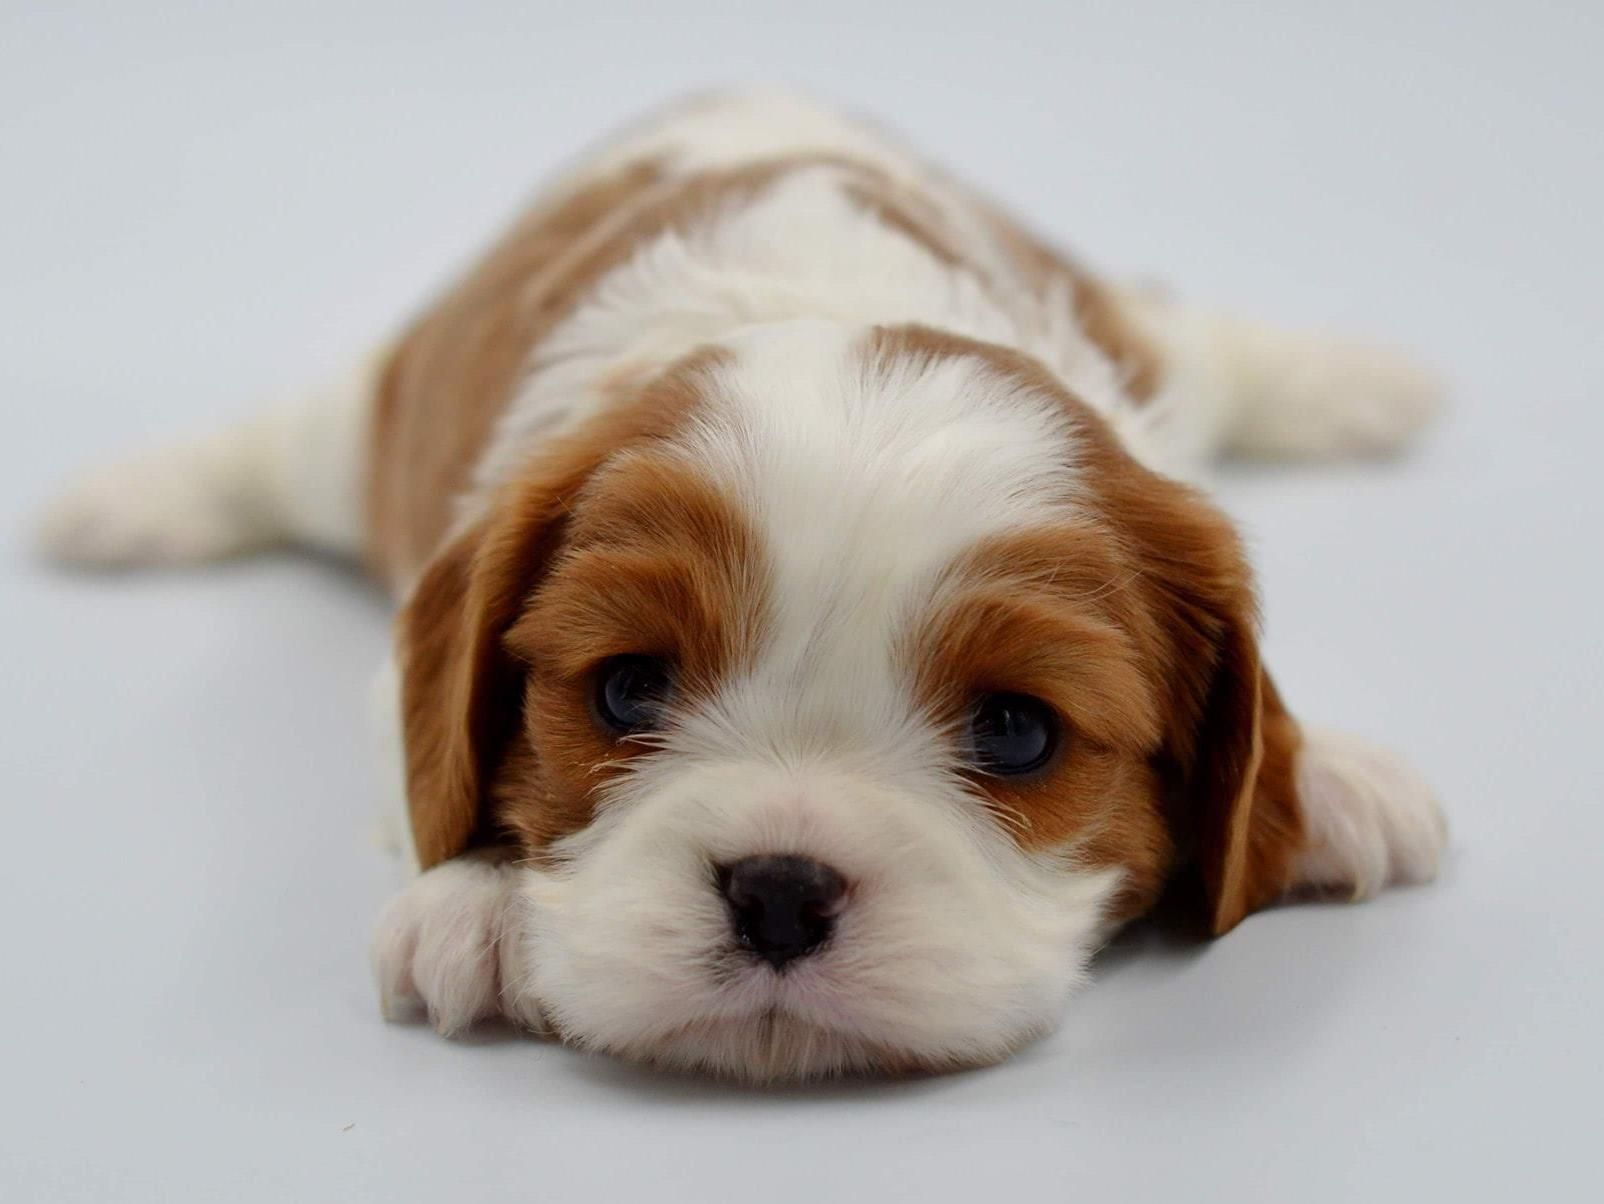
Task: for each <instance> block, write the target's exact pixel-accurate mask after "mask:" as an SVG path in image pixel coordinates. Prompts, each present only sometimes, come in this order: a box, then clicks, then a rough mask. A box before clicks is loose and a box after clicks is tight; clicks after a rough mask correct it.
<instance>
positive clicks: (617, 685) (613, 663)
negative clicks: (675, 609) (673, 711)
mask: <svg viewBox="0 0 1604 1204" xmlns="http://www.w3.org/2000/svg"><path fill="white" fill-rule="evenodd" d="M672 685H673V682H672V679H671V676H670V674H669V670H668V666H667V665H666V664H664V663H663V662H662V661H660V660H658V659H657V658H656V657H655V656H615V657H613V658H611V659H610V660H606V661H603V662H602V666H601V669H600V671H599V672H598V673H597V675H596V714H597V716H598V717H599V718H600V719H601V721H602V722H603V723H604V724H606V725H607V726H608V727H610V728H611V729H612V730H613V731H615V732H618V733H619V734H620V735H627V734H628V733H630V732H642V731H650V730H651V729H652V728H654V727H656V726H657V725H658V724H659V723H661V722H662V717H663V707H664V705H665V704H666V703H667V702H668V696H669V693H670V690H671V688H672Z"/></svg>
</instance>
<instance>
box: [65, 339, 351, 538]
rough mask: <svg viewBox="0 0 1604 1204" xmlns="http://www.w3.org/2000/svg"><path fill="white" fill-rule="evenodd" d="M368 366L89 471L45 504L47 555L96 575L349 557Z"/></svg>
mask: <svg viewBox="0 0 1604 1204" xmlns="http://www.w3.org/2000/svg"><path fill="white" fill-rule="evenodd" d="M378 367H379V358H378V357H374V358H373V359H372V360H370V361H368V362H367V363H365V364H364V365H363V366H362V367H361V368H359V369H358V370H356V371H353V372H352V373H350V374H348V376H347V377H346V378H345V379H343V380H340V381H338V382H336V383H335V384H333V385H332V386H331V387H329V388H326V389H323V390H320V391H318V392H315V393H312V394H309V395H308V396H306V397H303V398H299V399H297V400H295V401H293V402H289V403H286V404H281V405H277V406H274V407H271V408H269V409H267V410H266V411H264V412H263V413H261V414H259V415H257V416H256V417H253V418H251V419H249V420H247V421H245V422H243V423H241V424H239V425H238V426H235V427H231V428H228V429H226V430H223V431H220V432H218V433H216V434H213V435H209V436H206V437H203V438H199V439H192V440H190V441H188V442H184V443H179V444H175V445H173V446H171V447H167V448H162V449H159V450H156V451H152V452H147V453H145V454H143V455H136V456H133V457H131V458H129V459H127V460H123V461H120V462H114V463H112V464H110V465H108V466H106V467H103V468H101V469H99V470H96V471H93V472H90V473H88V474H86V475H85V476H84V477H83V478H82V479H81V480H79V481H78V482H77V483H76V484H74V485H73V486H71V487H70V488H69V489H68V490H67V491H66V492H65V493H63V494H62V495H61V496H60V497H59V498H58V499H57V500H56V501H55V502H53V503H52V504H51V505H50V506H48V507H47V508H46V510H45V512H44V514H43V516H42V518H41V521H40V523H39V526H38V542H39V545H40V548H41V550H42V551H43V552H44V553H45V555H46V556H48V557H49V558H51V559H53V560H55V561H57V562H59V563H63V564H73V565H82V566H87V567H94V568H136V567H142V566H146V565H180V564H195V563H199V562H201V561H207V560H217V559H220V558H223V557H227V556H238V555H243V554H245V553H249V552H255V551H260V550H264V549H267V548H270V547H275V546H282V545H287V544H297V545H302V546H307V547H314V548H318V549H320V550H322V551H326V552H333V553H335V554H338V555H349V556H354V555H357V554H358V553H359V552H360V550H361V546H362V539H363V527H364V521H363V502H362V488H363V487H362V480H363V476H364V462H365V459H366V443H367V438H366V434H367V428H368V414H369V411H370V409H371V399H372V395H373V386H374V382H375V378H376V375H377V370H378Z"/></svg>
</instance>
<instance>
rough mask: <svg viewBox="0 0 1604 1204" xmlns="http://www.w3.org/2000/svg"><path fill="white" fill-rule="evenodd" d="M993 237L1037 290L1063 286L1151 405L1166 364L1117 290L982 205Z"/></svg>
mask: <svg viewBox="0 0 1604 1204" xmlns="http://www.w3.org/2000/svg"><path fill="white" fill-rule="evenodd" d="M976 204H977V205H978V207H979V208H980V211H981V214H982V216H983V217H984V218H985V219H986V222H987V224H988V226H989V227H990V228H991V231H992V234H993V235H994V237H996V239H997V240H998V242H999V244H1000V245H1001V246H1002V247H1003V249H1004V250H1005V251H1006V252H1007V254H1008V257H1009V259H1010V260H1011V261H1012V262H1013V263H1014V265H1015V266H1016V267H1017V268H1018V270H1019V271H1020V273H1021V274H1022V275H1023V276H1024V278H1025V279H1026V280H1027V281H1029V282H1030V285H1031V287H1032V288H1034V289H1035V290H1036V291H1037V292H1042V291H1045V290H1046V289H1047V288H1048V287H1049V286H1050V285H1052V284H1054V283H1059V284H1062V285H1063V286H1065V287H1067V288H1068V290H1069V295H1070V296H1071V297H1072V298H1073V304H1074V308H1075V317H1076V319H1077V320H1078V321H1079V323H1080V326H1081V329H1082V330H1084V331H1085V332H1086V337H1087V338H1089V339H1091V341H1092V342H1094V343H1096V344H1097V346H1098V347H1100V348H1101V349H1102V351H1103V354H1104V355H1106V356H1108V358H1109V359H1110V360H1112V361H1113V363H1114V365H1115V367H1116V368H1117V369H1118V370H1119V373H1120V378H1121V381H1122V382H1123V384H1124V386H1125V389H1126V391H1127V392H1128V393H1129V394H1130V395H1131V397H1132V399H1134V400H1135V401H1138V402H1144V401H1149V400H1151V399H1152V397H1153V394H1154V393H1156V392H1157V391H1158V388H1159V386H1160V385H1161V384H1162V383H1163V380H1164V360H1163V357H1162V356H1161V355H1160V354H1159V351H1158V348H1157V347H1156V346H1155V345H1154V343H1153V341H1152V340H1151V339H1150V338H1149V337H1148V336H1147V335H1146V334H1145V333H1144V332H1143V331H1142V330H1141V328H1140V327H1139V326H1138V325H1137V324H1136V322H1135V321H1134V320H1133V319H1132V318H1131V317H1130V316H1129V315H1128V314H1127V313H1126V312H1125V309H1124V307H1123V306H1122V304H1121V303H1120V300H1119V298H1118V296H1117V295H1116V294H1115V292H1114V290H1113V289H1111V288H1110V287H1109V286H1108V285H1107V284H1105V283H1104V282H1103V281H1102V280H1100V279H1099V278H1098V277H1097V276H1096V275H1095V274H1093V273H1092V272H1090V271H1088V270H1087V269H1086V268H1084V267H1082V266H1081V265H1080V264H1077V263H1076V262H1075V261H1074V260H1073V259H1071V258H1070V257H1069V256H1068V255H1065V254H1064V253H1063V252H1061V251H1058V250H1056V249H1054V248H1053V247H1051V246H1049V245H1048V244H1047V243H1046V242H1044V241H1042V240H1041V239H1040V238H1038V237H1036V235H1034V234H1032V233H1031V232H1030V231H1029V230H1028V229H1026V228H1025V227H1024V226H1023V225H1021V224H1020V223H1018V222H1017V221H1015V220H1014V219H1013V218H1012V217H1010V216H1008V215H1007V214H1006V213H1004V212H1003V211H1002V210H1001V209H998V208H995V207H994V206H992V205H990V204H987V203H985V202H978V201H977V202H976Z"/></svg>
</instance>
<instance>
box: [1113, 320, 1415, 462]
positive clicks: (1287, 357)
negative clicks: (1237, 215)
mask: <svg viewBox="0 0 1604 1204" xmlns="http://www.w3.org/2000/svg"><path fill="white" fill-rule="evenodd" d="M1122 301H1123V302H1124V304H1125V305H1126V307H1127V310H1128V312H1129V313H1130V315H1131V316H1132V317H1133V318H1135V319H1136V321H1137V322H1138V323H1139V324H1140V326H1141V327H1142V328H1143V329H1144V330H1146V331H1147V332H1148V333H1149V334H1150V335H1151V336H1152V337H1153V338H1154V339H1155V340H1156V341H1157V342H1158V344H1159V346H1160V347H1161V348H1162V350H1163V353H1164V357H1165V359H1166V361H1167V364H1168V367H1169V373H1168V381H1167V385H1166V387H1165V389H1164V390H1163V396H1162V397H1161V398H1160V399H1158V403H1159V404H1160V405H1161V406H1173V407H1175V408H1176V410H1177V411H1178V413H1177V415H1176V417H1177V420H1178V425H1179V427H1181V428H1182V429H1186V430H1190V431H1195V432H1197V433H1198V435H1199V438H1198V442H1200V443H1201V444H1202V446H1201V447H1200V448H1198V449H1197V450H1200V451H1203V452H1216V453H1218V452H1227V453H1234V454H1237V455H1245V456H1255V457H1266V458H1276V459H1320V458H1332V457H1337V456H1347V455H1376V454H1383V453H1387V452H1393V451H1397V450H1399V449H1401V448H1403V447H1404V446H1406V445H1407V444H1408V443H1409V442H1410V441H1411V440H1413V438H1414V437H1415V436H1416V435H1417V434H1418V433H1419V432H1420V430H1421V429H1422V428H1423V427H1424V426H1425V425H1426V424H1427V423H1428V422H1429V421H1430V420H1431V418H1432V417H1433V415H1434V414H1435V413H1436V412H1437V410H1438V409H1439V408H1440V406H1441V402H1442V389H1441V387H1440V386H1439V384H1438V383H1437V381H1436V380H1435V379H1434V378H1433V377H1432V376H1431V375H1430V374H1429V373H1427V372H1426V371H1424V370H1423V369H1422V368H1420V367H1419V366H1418V365H1417V364H1416V363H1415V362H1414V361H1413V360H1411V359H1409V358H1408V357H1407V356H1405V355H1403V354H1401V353H1399V352H1397V351H1394V350H1391V349H1389V348H1386V347H1381V346H1376V345H1373V344H1369V343H1364V342H1359V341H1355V340H1348V339H1343V338H1339V337H1335V336H1328V335H1320V334H1314V333H1308V332H1299V331H1290V330H1281V329H1278V328H1276V327H1273V326H1270V325H1268V324H1265V323H1261V322H1255V321H1251V320H1248V319H1244V318H1237V317H1232V316H1229V315H1225V314H1220V313H1215V312H1211V311H1208V310H1201V309H1193V308H1190V307H1188V306H1183V305H1178V304H1175V303H1173V302H1171V301H1169V300H1167V299H1162V298H1156V297H1151V296H1146V295H1142V294H1135V293H1128V294H1124V295H1123V296H1122Z"/></svg>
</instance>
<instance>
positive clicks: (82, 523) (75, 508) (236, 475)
mask: <svg viewBox="0 0 1604 1204" xmlns="http://www.w3.org/2000/svg"><path fill="white" fill-rule="evenodd" d="M246 451H247V449H246V448H243V447H241V446H240V445H239V440H237V439H234V438H229V437H226V436H225V437H219V438H215V439H209V440H202V441H197V442H194V443H190V444H186V445H183V446H180V447H174V448H170V449H167V450H165V451H160V452H156V453H154V454H151V455H148V456H144V457H141V458H137V459H133V460H128V461H125V462H123V463H120V464H114V465H112V466H111V467H109V468H103V469H101V470H99V471H98V472H95V473H93V474H92V475H90V476H88V477H86V478H85V479H84V480H82V481H81V482H79V483H78V484H77V485H76V486H74V487H73V488H72V489H70V490H68V491H67V493H65V494H64V495H63V496H62V497H60V498H59V499H57V501H56V502H55V503H54V504H53V505H51V506H50V507H48V508H47V509H46V511H45V513H44V515H43V517H42V519H41V521H40V524H39V529H38V539H39V544H40V547H41V548H42V550H43V551H44V552H45V554H46V555H48V556H50V557H52V558H53V559H55V560H58V561H61V562H63V563H68V564H82V565H91V566H98V567H102V568H131V567H135V566H138V565H159V564H189V563H194V562H197V561H203V560H212V559H216V558H218V557H221V556H228V555H233V554H235V553H238V552H242V551H245V550H247V549H249V548H252V547H256V546H259V545H261V544H263V543H267V542H269V541H270V540H271V539H272V537H273V535H274V534H275V532H276V529H277V524H276V523H275V522H274V521H273V519H272V516H271V515H270V514H268V513H267V512H266V509H265V507H264V506H262V504H261V500H260V491H259V490H258V489H257V488H256V487H255V484H256V483H255V481H254V480H253V478H252V476H251V470H250V465H249V463H248V461H247V459H246V457H245V455H244V454H243V453H244V452H246Z"/></svg>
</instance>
